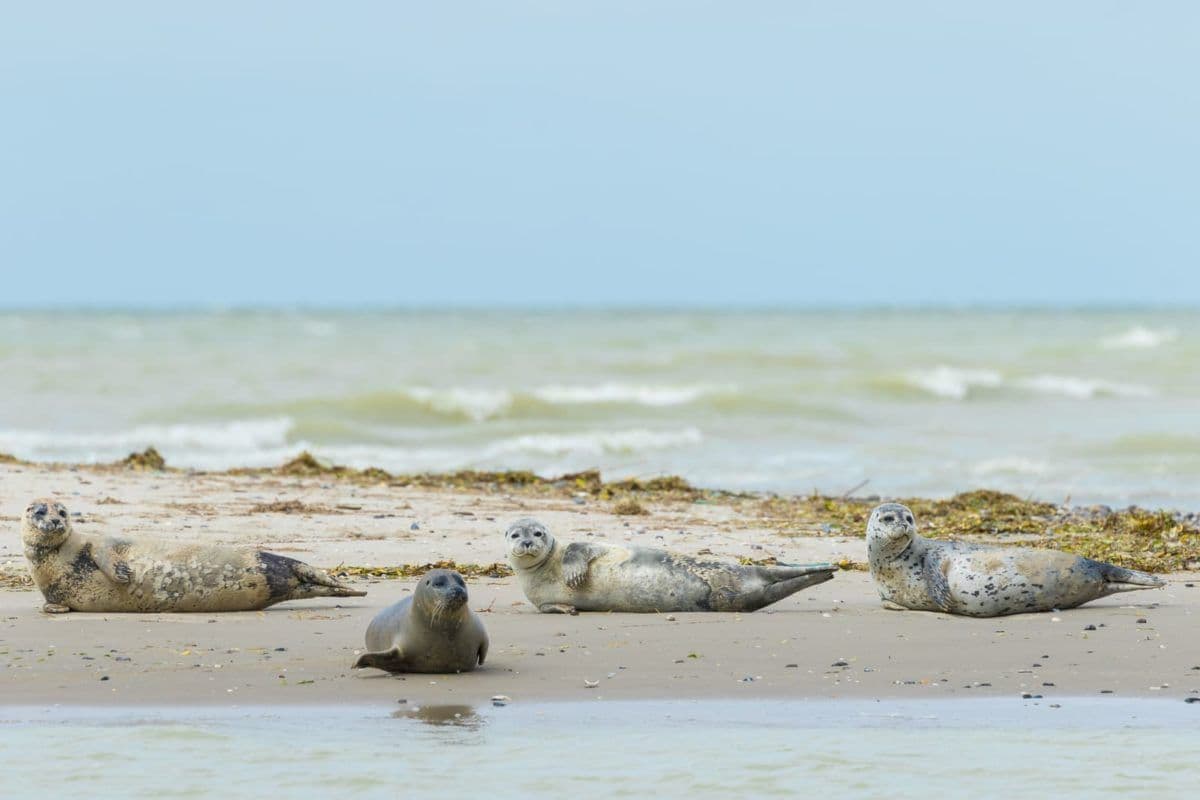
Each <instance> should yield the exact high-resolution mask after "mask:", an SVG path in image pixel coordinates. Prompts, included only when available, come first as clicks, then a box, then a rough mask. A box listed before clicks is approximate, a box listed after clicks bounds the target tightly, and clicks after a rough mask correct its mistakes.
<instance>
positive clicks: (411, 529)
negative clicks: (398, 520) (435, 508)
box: [408, 522, 421, 531]
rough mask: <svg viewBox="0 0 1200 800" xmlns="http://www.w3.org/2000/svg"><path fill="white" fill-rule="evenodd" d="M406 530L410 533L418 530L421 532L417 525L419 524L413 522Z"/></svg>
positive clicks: (419, 524)
mask: <svg viewBox="0 0 1200 800" xmlns="http://www.w3.org/2000/svg"><path fill="white" fill-rule="evenodd" d="M408 529H409V530H410V531H419V530H421V523H419V522H414V523H413V524H412V525H409V526H408Z"/></svg>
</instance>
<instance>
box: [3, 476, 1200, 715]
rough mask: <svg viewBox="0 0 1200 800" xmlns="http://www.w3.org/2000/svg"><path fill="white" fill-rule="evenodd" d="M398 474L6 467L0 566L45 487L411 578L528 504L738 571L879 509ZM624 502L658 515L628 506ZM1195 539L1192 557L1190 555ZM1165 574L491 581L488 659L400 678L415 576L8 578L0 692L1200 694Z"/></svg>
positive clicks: (614, 537)
mask: <svg viewBox="0 0 1200 800" xmlns="http://www.w3.org/2000/svg"><path fill="white" fill-rule="evenodd" d="M576 480H578V478H577V479H576ZM393 483H394V482H389V481H372V480H359V479H358V478H355V479H351V480H347V479H337V478H331V477H330V475H328V474H324V473H317V474H313V475H294V474H281V473H280V472H279V471H262V472H258V473H249V474H247V473H220V474H217V473H189V472H182V471H178V472H176V471H169V470H168V471H159V470H153V469H150V470H136V469H127V468H121V469H117V468H112V467H107V468H89V467H54V466H46V465H36V464H11V463H8V464H0V568H2V569H3V572H4V574H7V575H9V576H10V577H12V576H19V574H20V572H21V570H23V569H24V556H23V553H22V548H21V543H20V537H19V530H18V524H17V519H18V517H17V516H16V515H19V514H20V513H21V511H22V509H23V508H24V505H25V503H27V502H28V500H30V499H32V498H33V497H36V496H39V495H55V496H57V497H59V498H60V499H62V500H63V501H64V502H65V503H66V504H67V506H68V508H69V510H70V511H72V512H77V513H78V514H79V516H77V517H75V518H74V520H75V524H76V525H77V526H79V528H80V530H82V531H84V532H88V533H117V532H125V533H128V534H130V535H134V536H138V535H141V536H153V537H156V538H164V539H170V540H177V541H188V540H193V539H196V538H205V539H208V540H210V541H216V542H219V543H222V544H232V545H243V546H260V547H264V548H265V549H269V550H274V551H277V552H280V553H283V554H286V555H292V556H293V557H296V558H300V559H302V560H305V561H307V562H309V563H312V564H315V565H320V566H336V565H339V564H341V565H344V566H347V567H349V566H359V565H362V566H371V567H374V568H376V569H377V570H378V571H379V574H381V575H390V574H403V571H402V570H400V569H399V568H398V566H397V565H401V566H404V565H420V564H427V563H435V562H439V561H448V562H452V563H454V564H481V565H491V564H495V563H497V562H500V563H502V562H503V545H502V542H501V538H500V534H501V531H502V530H503V527H504V526H505V525H506V524H507V523H508V522H510V521H511V520H512V519H515V518H516V517H518V516H536V517H538V518H539V519H541V520H542V521H544V522H546V523H547V524H548V525H549V526H550V527H551V529H552V530H555V531H556V532H560V534H561V537H562V538H564V539H566V540H579V539H585V538H586V537H588V536H595V537H597V538H598V539H605V540H609V541H614V542H631V543H636V544H642V545H645V546H651V547H664V548H668V549H673V550H678V551H681V552H685V553H690V554H701V553H704V554H709V553H711V554H712V556H713V557H715V558H721V559H729V560H739V559H741V560H747V561H768V560H771V559H774V560H778V561H785V562H811V561H834V562H838V561H843V562H848V563H851V564H853V563H857V562H861V561H862V560H863V558H864V555H863V552H862V551H863V547H864V544H863V540H862V536H861V533H858V532H855V533H854V534H850V533H845V532H843V530H842V529H841V528H840V527H839V526H837V525H834V524H830V523H820V522H819V521H818V520H819V517H816V516H815V513H814V514H813V516H811V517H805V516H803V515H804V514H809V513H810V510H811V508H812V506H813V505H820V506H823V504H825V503H832V504H833V505H832V510H831V511H830V512H829V514H830V516H831V517H833V516H835V515H836V514H839V513H857V509H859V507H860V506H868V504H869V502H870V501H867V500H853V501H851V500H846V501H839V500H837V499H829V498H825V499H817V498H772V497H765V496H754V495H742V494H738V495H735V494H724V495H716V494H713V493H708V492H702V491H700V490H695V489H692V488H691V487H686V485H682V486H681V485H679V484H675V483H672V484H669V485H667V484H660V485H659V488H658V489H650V488H645V487H642V488H634V487H630V486H628V485H624V486H622V487H621V488H617V489H612V488H609V490H608V491H607V493H606V491H605V487H611V486H613V485H611V484H603V483H600V484H599V485H598V486H597V485H595V484H589V485H586V486H584V487H581V486H579V485H578V484H570V485H554V484H552V483H551V482H546V481H543V482H542V483H541V484H540V485H534V486H533V487H532V488H530V487H529V486H520V485H511V484H508V485H501V484H490V485H488V484H483V483H479V484H471V485H465V484H464V485H461V486H453V487H451V486H440V487H438V486H419V485H413V484H409V485H402V486H397V485H393ZM972 497H973V498H974V499H975V500H980V499H982V500H984V501H987V502H990V503H992V505H990V506H987V507H983V508H979V507H972V506H970V505H969V504H966V503H964V504H961V505H960V506H956V505H955V502H954V500H953V499H951V500H948V501H925V502H927V503H929V504H930V513H931V514H932V513H935V512H936V511H937V510H938V509H939V508H940V509H941V510H942V512H943V515H942V516H940V517H933V518H932V519H931V524H935V525H936V524H941V525H950V524H955V523H957V522H961V521H964V520H965V521H966V522H967V523H969V524H971V525H974V526H975V528H974V529H978V528H980V527H981V526H982V527H983V528H984V530H985V531H986V529H987V527H988V526H991V527H993V528H995V527H998V526H999V525H1001V524H1005V523H1004V521H1005V520H1009V519H1012V520H1016V521H1017V523H1018V528H1019V529H1020V528H1021V527H1022V526H1023V527H1024V529H1025V530H1023V531H1022V530H1018V533H1016V534H1013V535H1009V536H996V535H994V534H993V535H990V536H989V535H987V534H986V533H976V534H967V536H968V537H971V536H974V537H978V538H982V539H987V540H991V541H1002V542H1014V543H1015V542H1020V543H1022V544H1030V543H1031V544H1035V545H1039V546H1041V545H1043V544H1044V541H1045V540H1046V538H1047V537H1046V534H1044V533H1042V534H1037V533H1033V532H1030V531H1029V529H1030V528H1032V527H1034V526H1037V525H1045V524H1047V523H1046V521H1045V518H1043V517H1040V516H1038V515H1037V514H1032V515H1026V512H1027V511H1028V510H1029V508H1030V506H1029V505H1028V504H1024V501H1019V500H1017V499H1015V498H1011V497H1010V496H1005V495H998V494H996V493H976V494H974V495H972ZM630 500H632V501H633V502H636V504H637V505H638V506H639V508H640V510H641V511H642V512H644V513H635V514H622V513H617V511H619V510H621V509H620V508H619V507H620V506H621V504H622V503H625V502H626V501H630ZM1014 501H1015V503H1014ZM839 503H844V505H839ZM938 503H941V504H942V505H940V506H939V505H937V504H938ZM780 504H783V507H782V509H781V507H780ZM626 508H628V507H626ZM1034 508H1035V509H1041V508H1042V507H1041V506H1034ZM867 510H869V507H868V509H867ZM1114 513H1115V512H1114ZM1156 513H1157V512H1147V514H1156ZM1158 516H1163V515H1161V514H1159V515H1158ZM1155 518H1158V517H1155ZM821 524H825V525H828V526H829V527H828V528H827V529H826V528H821V527H820V525H821ZM1051 524H1055V523H1051ZM922 527H923V528H924V527H925V526H922ZM1187 530H1189V529H1186V528H1185V532H1184V533H1183V534H1182V536H1181V537H1180V539H1181V540H1182V541H1181V543H1180V545H1179V547H1181V548H1183V552H1184V553H1188V552H1190V550H1189V549H1188V548H1191V547H1192V546H1193V543H1192V539H1191V538H1190V537H1191V536H1192V534H1191V533H1189V532H1187ZM923 532H925V531H924V530H923ZM1060 545H1061V543H1060ZM1110 546H1111V544H1110ZM1164 552H1165V551H1164ZM1151 555H1153V552H1152V553H1151ZM1156 557H1158V556H1156ZM1175 557H1176V558H1178V557H1179V552H1178V551H1177V552H1176V554H1175ZM496 574H499V572H498V571H497V573H496ZM1167 577H1168V580H1169V584H1168V586H1167V588H1165V589H1163V590H1153V591H1145V592H1138V593H1132V594H1126V595H1118V596H1114V597H1109V598H1104V599H1102V600H1099V601H1096V602H1094V603H1091V604H1088V605H1085V606H1083V607H1081V608H1078V609H1072V610H1069V611H1063V612H1060V613H1056V614H1026V615H1015V616H1010V617H997V618H990V619H969V618H963V617H951V616H947V615H943V614H935V613H925V612H896V611H886V610H884V609H882V608H881V607H880V605H879V601H878V595H877V593H876V591H875V590H874V587H873V585H872V583H871V580H870V576H869V575H868V574H867V573H864V572H861V571H843V572H840V573H839V574H837V575H836V576H835V579H834V580H833V581H831V582H829V583H826V584H822V585H820V586H817V587H812V588H810V589H807V590H805V591H802V592H800V593H798V594H796V595H794V596H792V597H789V598H787V599H785V600H783V601H781V602H780V603H777V604H775V605H774V606H771V607H769V608H767V609H764V610H761V611H758V612H755V613H752V614H669V615H663V614H581V615H580V616H578V617H564V616H559V615H542V614H538V613H536V611H535V610H534V609H533V608H532V606H530V605H529V604H528V602H527V601H525V599H524V597H523V596H522V594H521V592H520V589H519V587H518V586H517V585H516V582H515V580H514V579H513V578H511V577H503V576H501V577H488V576H487V575H477V576H475V577H470V578H468V587H469V590H470V593H471V601H470V602H471V607H472V608H473V609H475V610H477V611H479V612H481V617H482V619H483V621H484V623H485V625H486V626H487V628H488V631H489V634H490V637H491V641H492V646H491V652H490V655H489V657H488V661H487V664H485V666H484V668H483V669H482V670H480V671H478V672H474V673H468V674H463V675H450V676H441V675H428V676H426V675H406V676H403V677H392V676H387V675H385V674H383V673H378V672H376V671H373V670H365V671H362V672H357V673H356V672H352V671H351V670H350V669H349V665H350V664H351V663H352V662H353V660H354V658H355V656H356V651H361V650H362V648H363V639H362V637H363V634H364V631H365V629H366V625H367V622H368V621H369V620H370V619H371V618H372V617H373V616H374V614H375V613H377V611H378V610H379V609H381V608H383V607H384V606H386V605H389V604H391V603H392V602H395V601H396V600H397V599H400V598H401V597H403V596H405V594H406V593H407V592H410V591H411V588H412V586H413V583H414V581H413V580H412V579H411V578H403V579H391V578H386V577H369V576H368V575H365V574H359V575H352V576H351V577H350V578H349V579H350V580H351V581H353V582H354V583H355V585H356V586H358V587H359V588H365V589H366V590H367V591H368V592H369V594H368V595H367V596H366V597H364V598H353V599H341V600H336V601H335V600H309V601H294V602H290V603H284V604H281V605H278V606H273V607H271V608H268V609H266V610H264V611H261V612H238V613H227V614H179V615H167V614H128V615H117V614H81V613H71V614H66V615H62V616H48V615H45V614H42V613H41V612H40V610H39V607H40V605H41V597H40V594H39V593H37V592H36V591H33V590H30V589H28V588H16V589H13V588H11V587H12V586H13V585H14V584H13V583H12V582H11V581H10V582H9V586H10V588H9V590H7V591H0V703H3V704H4V705H6V706H7V705H26V704H34V705H45V704H64V705H95V706H105V707H115V706H139V707H150V706H154V705H171V706H174V705H177V704H180V703H183V704H185V705H192V704H195V705H198V706H203V707H211V708H217V707H225V706H228V705H230V704H232V703H237V704H241V705H268V706H294V705H306V704H308V705H311V704H317V705H324V704H339V703H349V704H354V703H363V704H378V703H385V704H389V705H395V704H396V701H397V700H398V699H400V698H403V699H406V700H407V701H408V704H421V705H428V704H448V703H468V704H473V705H486V704H489V703H490V698H491V697H492V696H493V695H507V696H509V697H511V698H512V699H513V702H514V703H522V702H523V703H530V702H541V701H546V702H559V701H573V700H574V701H593V700H597V699H601V698H602V699H604V700H613V701H617V700H656V699H657V700H668V699H671V700H676V699H701V700H703V699H708V700H719V699H737V700H743V699H744V700H785V699H829V700H837V699H862V700H867V699H874V698H881V699H894V700H898V701H899V700H913V701H915V700H921V699H935V698H937V699H942V698H946V699H961V698H968V697H1006V698H1007V697H1011V698H1016V699H1019V698H1020V696H1021V694H1022V693H1027V694H1030V695H1038V694H1041V695H1043V698H1042V699H1041V700H1038V702H1044V703H1052V702H1055V699H1054V698H1066V697H1080V696H1087V697H1091V696H1095V697H1117V698H1138V697H1145V698H1164V699H1170V700H1173V701H1175V702H1179V701H1181V700H1183V699H1185V698H1187V697H1196V696H1200V657H1197V656H1196V655H1195V654H1194V652H1193V650H1194V649H1193V648H1191V647H1190V642H1191V639H1192V633H1193V631H1194V627H1195V620H1196V619H1197V618H1200V588H1196V587H1197V586H1198V585H1200V573H1198V572H1197V571H1196V570H1191V571H1172V572H1171V573H1170V574H1169V575H1168V576H1167ZM1188 584H1191V586H1189V585H1188ZM1139 620H1144V621H1139ZM1093 625H1094V626H1095V630H1085V629H1087V628H1089V626H1093ZM277 648H284V649H283V650H278V649H277ZM1189 653H1191V655H1189ZM105 678H107V680H105ZM585 681H588V682H592V681H596V682H598V683H599V685H598V686H597V687H595V688H588V687H587V686H586V685H585ZM1106 691H1107V692H1112V693H1113V694H1112V695H1109V694H1101V693H1102V692H1106ZM1029 700H1030V701H1033V700H1037V698H1032V697H1031V698H1029Z"/></svg>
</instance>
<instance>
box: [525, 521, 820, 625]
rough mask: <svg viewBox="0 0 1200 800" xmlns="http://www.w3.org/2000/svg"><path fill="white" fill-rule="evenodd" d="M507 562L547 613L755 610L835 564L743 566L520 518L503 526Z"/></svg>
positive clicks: (811, 581)
mask: <svg viewBox="0 0 1200 800" xmlns="http://www.w3.org/2000/svg"><path fill="white" fill-rule="evenodd" d="M504 536H505V541H506V543H507V546H508V561H509V563H510V564H512V567H513V569H514V570H515V571H516V574H517V579H518V580H519V581H520V582H521V588H522V589H523V590H524V591H525V596H526V597H528V598H529V602H531V603H533V604H534V605H535V606H537V607H538V610H539V611H542V612H546V613H560V614H574V613H576V612H577V611H633V612H654V611H754V610H756V609H759V608H762V607H763V606H767V605H770V604H771V603H774V602H776V601H778V600H782V599H783V598H785V597H787V596H788V595H790V594H793V593H795V592H798V591H800V590H801V589H804V588H807V587H809V586H815V585H816V584H818V583H824V582H825V581H827V580H830V579H832V578H833V573H834V571H835V570H836V569H837V567H836V566H834V565H833V564H798V565H784V564H780V565H778V566H762V567H755V566H742V565H740V564H728V563H724V562H721V561H701V560H699V559H695V558H690V557H688V556H684V555H679V554H677V553H670V552H667V551H666V550H653V549H650V548H645V547H621V546H618V545H611V544H602V543H600V542H594V543H592V542H573V543H571V544H568V545H566V546H565V547H564V546H562V545H560V544H559V543H558V542H557V541H555V539H554V537H553V536H552V535H551V534H550V531H549V530H548V529H547V528H546V526H545V525H543V524H541V523H540V522H538V521H537V520H535V519H520V520H517V521H516V522H514V523H513V524H512V525H510V526H509V528H508V530H507V531H505V534H504Z"/></svg>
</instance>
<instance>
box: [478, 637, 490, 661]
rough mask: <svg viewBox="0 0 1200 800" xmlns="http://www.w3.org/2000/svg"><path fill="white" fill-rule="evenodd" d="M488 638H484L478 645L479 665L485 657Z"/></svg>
mask: <svg viewBox="0 0 1200 800" xmlns="http://www.w3.org/2000/svg"><path fill="white" fill-rule="evenodd" d="M487 650H488V640H487V639H484V640H483V644H481V645H479V666H481V667H482V666H483V660H484V659H485V658H487Z"/></svg>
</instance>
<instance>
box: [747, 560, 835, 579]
mask: <svg viewBox="0 0 1200 800" xmlns="http://www.w3.org/2000/svg"><path fill="white" fill-rule="evenodd" d="M837 569H838V566H837V564H774V565H771V566H761V567H758V574H759V575H762V576H763V578H765V579H766V580H769V581H786V580H789V579H791V578H799V577H801V576H802V575H817V574H820V573H823V572H828V573H829V576H830V577H833V573H834V572H837Z"/></svg>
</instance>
